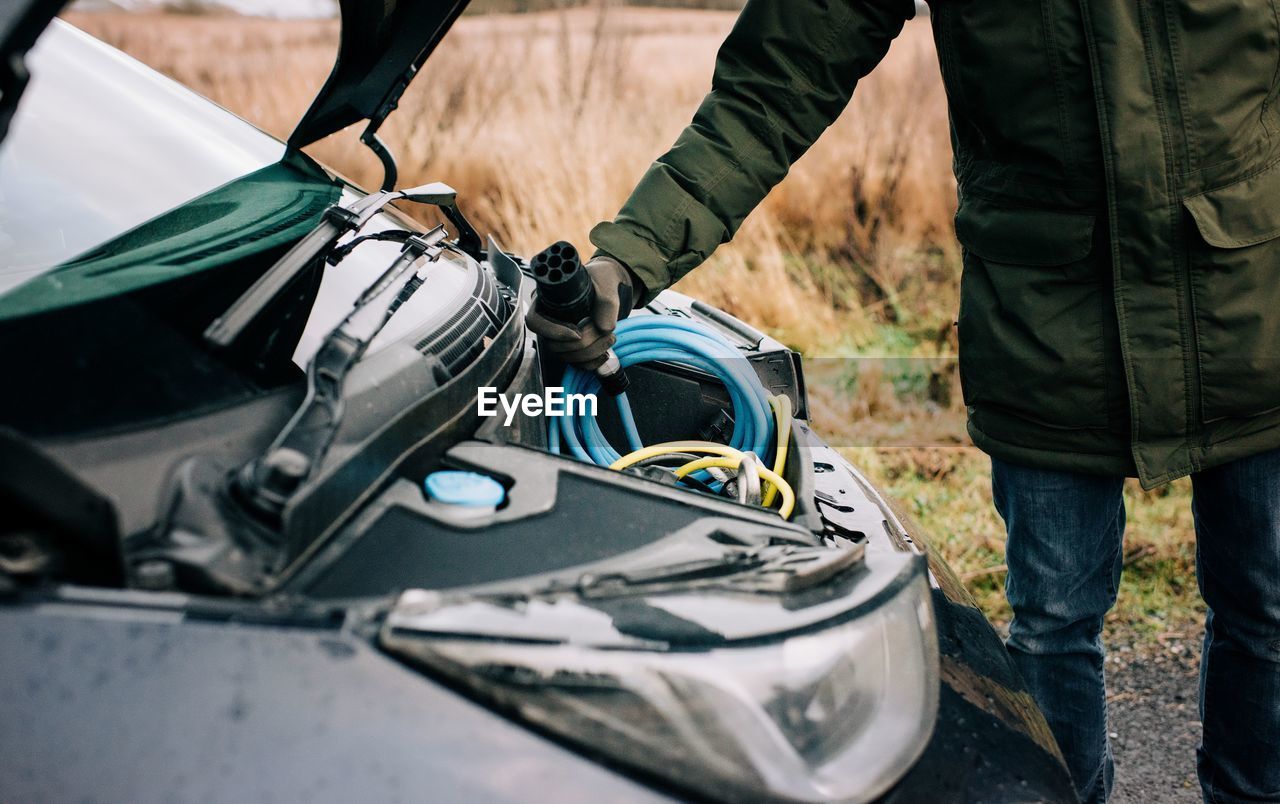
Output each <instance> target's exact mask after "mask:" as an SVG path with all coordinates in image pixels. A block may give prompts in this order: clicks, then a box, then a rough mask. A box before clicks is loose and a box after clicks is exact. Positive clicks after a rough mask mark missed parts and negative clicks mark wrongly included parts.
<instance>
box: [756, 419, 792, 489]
mask: <svg viewBox="0 0 1280 804" xmlns="http://www.w3.org/2000/svg"><path fill="white" fill-rule="evenodd" d="M769 407H770V408H772V409H773V415H774V418H775V419H776V420H777V423H778V449H777V451H776V457H775V458H774V459H773V473H774V474H776V475H777V476H778V477H783V476H785V474H786V470H787V452H788V451H789V449H790V446H791V397H789V396H787V395H786V394H778V395H777V396H771V397H769ZM777 496H778V486H776V485H774V484H773V483H772V482H771V483H770V484H769V489H768V490H767V491H765V493H764V499H763V500H762V504H763V505H764V507H765V508H772V507H773V500H774V498H775V497H777Z"/></svg>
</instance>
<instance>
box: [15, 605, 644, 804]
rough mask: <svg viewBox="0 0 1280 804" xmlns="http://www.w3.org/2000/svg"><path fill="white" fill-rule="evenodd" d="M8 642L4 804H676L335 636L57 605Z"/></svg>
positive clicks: (23, 618)
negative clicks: (36, 803) (544, 803)
mask: <svg viewBox="0 0 1280 804" xmlns="http://www.w3.org/2000/svg"><path fill="white" fill-rule="evenodd" d="M99 603H101V601H99ZM0 644H4V645H7V646H17V645H22V646H24V647H25V649H23V650H6V651H5V652H4V653H5V657H4V659H3V660H0V696H3V700H4V701H5V704H4V707H3V709H4V717H3V718H0V756H3V757H4V760H3V761H0V795H2V796H3V797H4V798H5V800H11V801H29V800H53V801H136V802H152V801H209V802H216V801H225V802H243V801H271V800H275V801H298V800H309V801H421V800H424V799H430V800H435V801H510V802H517V801H528V800H530V798H531V797H536V798H539V799H545V800H555V801H582V802H589V801H637V802H642V801H650V800H655V801H656V800H667V798H666V796H663V795H661V794H660V793H658V792H655V791H653V790H651V789H649V788H646V787H644V786H641V785H640V784H638V783H636V782H634V781H631V780H630V779H628V778H626V777H624V776H620V775H618V774H616V773H613V772H612V771H610V770H608V769H607V768H605V767H602V766H600V765H597V764H595V763H592V762H584V761H582V760H581V759H579V758H578V757H576V756H574V755H573V754H570V753H568V752H567V751H565V750H564V749H562V748H560V747H559V746H558V745H556V744H554V743H552V742H551V741H549V740H547V739H546V738H543V737H541V736H539V735H537V734H534V733H533V732H530V731H528V730H527V729H524V728H521V727H519V726H517V725H515V724H512V723H511V722H510V721H507V720H505V719H503V718H502V717H501V716H499V715H497V714H494V713H492V712H490V711H488V710H486V709H484V708H483V707H481V706H480V705H478V704H475V703H472V702H470V701H467V700H466V699H464V698H462V697H460V696H459V695H457V694H456V693H453V692H451V691H449V690H448V689H445V688H444V687H442V686H440V685H439V684H435V683H431V682H426V681H424V680H423V679H422V678H421V676H419V675H417V674H415V673H413V672H412V671H410V670H408V669H406V668H405V667H403V666H402V665H400V664H398V663H397V662H395V661H393V660H392V659H390V658H388V657H386V656H384V655H382V654H380V653H378V652H377V651H375V650H373V649H372V648H371V647H370V646H369V645H368V644H367V642H365V641H364V640H361V639H358V638H355V637H353V636H352V635H351V634H349V633H343V632H342V631H341V630H340V629H338V628H325V627H295V628H284V627H280V626H263V625H252V624H243V623H234V622H232V623H228V622H193V621H191V620H189V619H184V617H183V615H182V614H180V613H177V612H175V611H173V610H168V611H166V610H165V609H163V608H131V607H128V606H118V605H116V606H113V605H109V604H108V605H94V604H90V603H85V604H81V605H66V604H58V603H47V604H44V605H36V606H31V607H25V606H24V607H18V608H10V607H2V608H0ZM193 690H199V694H198V695H193V694H192V692H193Z"/></svg>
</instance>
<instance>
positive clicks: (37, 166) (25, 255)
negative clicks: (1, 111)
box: [0, 21, 284, 294]
mask: <svg viewBox="0 0 1280 804" xmlns="http://www.w3.org/2000/svg"><path fill="white" fill-rule="evenodd" d="M28 63H29V66H30V69H31V74H32V78H31V84H30V86H29V87H28V89H27V91H26V93H25V94H24V95H23V98H22V101H21V104H20V105H19V107H18V112H17V114H16V115H15V117H14V121H13V127H12V129H11V130H10V132H9V136H8V138H7V139H6V140H5V141H4V143H3V145H0V294H4V293H6V292H8V291H9V290H11V289H13V288H14V287H16V286H18V285H20V284H22V283H24V282H27V281H29V280H31V279H33V278H35V277H37V276H39V275H41V274H43V273H45V272H47V271H49V269H51V268H53V267H55V266H57V265H59V264H61V263H63V262H65V261H67V260H69V259H71V258H72V257H75V256H77V255H79V254H81V253H82V252H85V251H87V250H88V249H90V248H93V247H94V246H98V245H100V244H102V243H104V242H106V241H108V240H111V239H112V238H115V237H117V236H118V235H120V234H122V233H124V232H126V231H128V230H130V229H132V228H134V227H136V226H138V225H139V224H141V223H143V222H145V221H148V220H150V219H152V218H154V217H156V216H158V215H160V214H161V213H163V212H165V211H167V210H170V209H173V208H174V207H177V206H179V205H181V204H183V203H184V202H186V201H189V200H191V199H193V198H195V197H197V196H199V195H202V194H204V193H207V192H209V191H211V190H213V189H215V188H217V187H219V186H221V185H223V184H226V183H227V182H229V181H231V180H232V179H235V178H238V177H241V176H244V175H246V174H249V173H252V172H253V171H255V170H258V169H260V168H263V167H265V166H267V165H270V164H272V163H274V162H276V161H278V160H279V159H280V157H281V155H282V154H283V153H284V146H283V145H282V144H281V143H279V142H278V141H276V140H274V139H272V138H271V137H269V136H267V135H266V134H264V133H262V132H261V131H259V130H258V129H256V128H254V127H253V126H251V125H249V124H248V123H246V122H244V121H243V120H241V119H239V118H237V117H235V116H234V115H231V114H229V113H227V112H226V111H225V110H223V109H221V108H219V107H217V106H216V105H214V104H212V103H210V102H209V101H208V100H206V99H204V98H202V97H200V96H199V95H197V94H195V93H193V92H191V91H190V90H188V89H186V88H185V87H183V86H182V85H180V84H178V83H176V82H174V81H171V80H169V79H167V78H165V77H163V76H161V75H160V74H159V73H156V72H154V71H153V70H151V69H149V68H147V67H145V66H143V65H141V64H139V63H138V62H136V61H134V60H133V59H131V58H129V57H128V56H125V55H124V54H122V53H120V52H119V51H116V50H114V49H113V48H110V47H108V46H106V45H104V44H102V43H100V42H98V41H97V40H95V39H93V38H92V37H90V36H87V35H86V34H83V33H81V32H80V31H77V30H76V29H75V28H72V27H71V26H70V25H67V24H66V23H63V22H60V21H55V22H54V24H53V25H51V26H50V27H49V29H48V30H47V31H45V33H44V34H43V36H41V38H40V41H39V42H38V43H37V44H36V47H35V49H34V50H32V52H31V55H30V58H29V62H28Z"/></svg>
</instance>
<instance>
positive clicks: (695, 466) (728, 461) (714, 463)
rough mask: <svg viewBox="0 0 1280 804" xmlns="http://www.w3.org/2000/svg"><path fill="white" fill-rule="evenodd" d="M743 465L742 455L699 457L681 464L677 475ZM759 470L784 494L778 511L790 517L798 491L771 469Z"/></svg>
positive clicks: (787, 517)
mask: <svg viewBox="0 0 1280 804" xmlns="http://www.w3.org/2000/svg"><path fill="white" fill-rule="evenodd" d="M682 451H683V452H692V450H682ZM733 451H734V452H737V450H733ZM743 454H744V453H741V452H738V455H740V456H741V455H743ZM741 465H742V458H741V457H739V458H736V459H735V458H720V457H711V458H699V459H698V460H696V461H690V462H689V463H686V464H685V465H684V466H681V467H680V468H679V469H677V470H676V477H678V478H683V477H686V476H688V475H691V474H693V473H694V472H697V471H698V470H700V469H711V468H712V467H718V468H721V469H738V468H740V467H741ZM759 471H760V477H761V478H763V479H765V480H767V481H769V482H770V483H772V484H773V486H774V488H776V489H777V490H778V491H779V492H780V493H781V494H782V506H781V507H780V508H779V509H778V513H779V514H781V515H782V518H783V519H790V518H791V512H792V511H794V510H795V507H796V493H795V492H794V491H792V489H791V485H790V484H789V483H787V481H785V480H783V479H782V478H781V477H779V476H778V475H777V474H776V473H775V472H773V471H772V470H771V469H766V468H765V467H763V466H761V467H759Z"/></svg>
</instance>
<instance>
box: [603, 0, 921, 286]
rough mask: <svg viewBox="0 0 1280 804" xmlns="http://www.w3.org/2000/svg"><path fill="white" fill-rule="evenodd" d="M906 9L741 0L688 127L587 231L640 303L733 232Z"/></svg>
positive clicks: (867, 1) (844, 0)
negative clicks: (612, 213)
mask: <svg viewBox="0 0 1280 804" xmlns="http://www.w3.org/2000/svg"><path fill="white" fill-rule="evenodd" d="M914 14H915V4H914V2H913V0H748V3H747V5H746V8H744V9H743V11H742V15H741V16H740V17H739V19H738V22H737V24H736V25H734V28H733V31H732V32H731V33H730V34H729V38H728V39H727V40H725V43H724V45H723V46H722V47H721V49H720V52H719V55H718V56H717V58H716V68H715V76H714V78H713V79H712V88H711V94H709V95H707V97H706V98H705V99H704V100H703V102H702V105H701V106H700V107H699V109H698V111H697V114H696V115H695V116H694V118H693V122H692V123H691V124H690V125H689V127H688V128H687V129H685V131H684V133H683V134H681V135H680V138H679V139H678V140H676V143H675V145H674V146H673V147H672V148H671V150H670V151H668V152H667V153H666V154H665V155H664V156H662V157H661V158H659V159H658V161H657V162H655V163H654V164H653V166H652V167H650V168H649V170H648V171H647V172H646V173H645V175H644V177H643V178H642V179H641V180H640V183H639V185H637V187H636V189H635V191H634V192H633V193H632V194H631V197H630V199H629V200H628V201H627V203H626V205H625V206H623V208H622V211H621V212H619V213H618V217H617V218H616V219H615V220H613V221H612V222H607V223H601V224H600V225H598V226H596V227H595V229H593V230H592V232H591V241H592V243H594V244H595V246H596V247H597V248H598V249H599V250H600V252H602V253H604V254H607V255H609V256H612V257H614V258H616V259H617V260H619V261H620V262H622V263H623V264H624V265H626V266H627V267H628V268H630V269H631V271H632V272H633V273H634V274H635V275H636V276H637V277H638V278H639V279H640V280H641V281H642V282H643V283H644V284H645V288H646V290H647V291H648V293H647V294H645V298H643V299H640V300H638V301H639V302H640V303H643V302H647V301H648V300H649V299H651V298H652V297H653V296H655V295H657V293H658V292H659V291H661V290H662V289H663V288H665V287H667V286H669V285H671V284H672V283H674V282H675V281H676V280H678V279H680V277H682V276H684V275H685V274H686V273H688V272H689V271H691V270H693V269H694V268H695V267H697V266H698V265H700V264H701V263H702V262H703V261H704V260H706V259H707V258H708V257H710V256H711V254H712V252H714V251H715V250H716V248H718V247H719V246H720V244H721V243H725V242H728V240H729V239H730V238H732V237H733V235H734V233H735V232H737V230H738V227H739V226H740V225H741V224H742V221H743V220H744V219H745V218H746V217H747V215H748V214H750V212H751V210H753V209H755V207H756V206H757V205H758V204H759V203H760V202H761V201H762V200H763V199H764V197H765V196H766V195H767V194H768V193H769V191H770V190H771V189H772V188H773V186H774V185H776V184H777V183H778V182H780V181H782V179H783V178H784V177H785V176H786V175H787V172H788V171H789V170H790V168H791V165H792V163H793V162H795V161H796V160H797V159H799V158H800V156H802V155H803V154H804V153H805V151H807V150H808V148H809V146H810V145H812V144H813V143H814V141H815V140H817V138H818V137H819V136H820V135H821V134H822V132H823V131H824V130H825V129H826V128H827V126H829V125H830V124H831V123H832V122H833V121H834V120H835V119H836V118H837V117H838V116H839V115H840V113H841V111H843V110H844V108H845V106H846V105H847V104H848V102H849V98H850V97H851V96H852V94H853V89H854V86H855V85H856V84H857V82H858V80H859V79H861V78H862V77H863V76H865V75H866V74H867V73H869V72H871V70H872V69H873V68H874V67H875V66H876V64H878V63H879V62H880V60H881V59H882V58H883V57H884V54H885V53H886V52H887V51H888V49H889V44H890V42H892V41H893V39H894V37H896V36H897V35H898V33H899V32H901V30H902V27H903V25H904V24H905V22H906V21H907V20H908V19H910V18H911V17H912V16H914Z"/></svg>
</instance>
